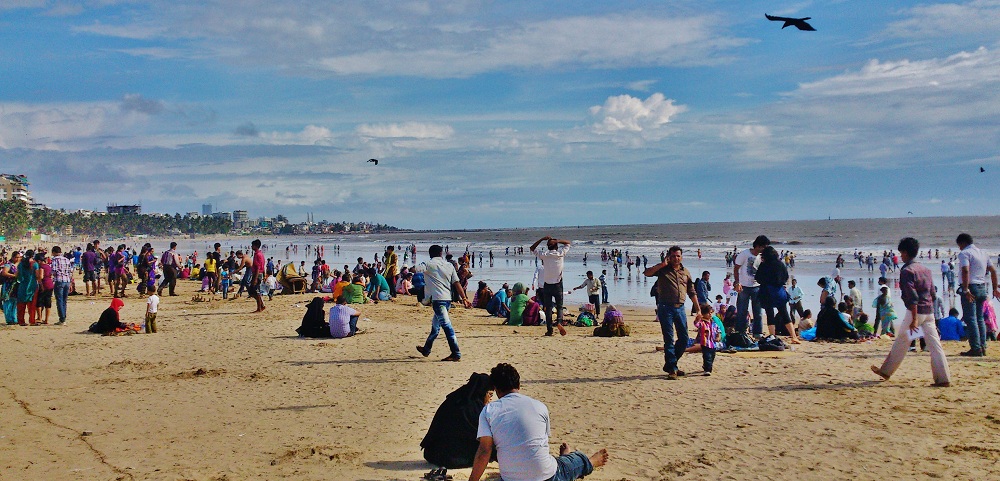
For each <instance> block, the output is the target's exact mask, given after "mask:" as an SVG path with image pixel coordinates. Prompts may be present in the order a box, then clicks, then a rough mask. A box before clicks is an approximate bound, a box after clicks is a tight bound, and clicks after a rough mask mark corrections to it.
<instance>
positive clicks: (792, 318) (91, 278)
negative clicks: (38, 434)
mask: <svg viewBox="0 0 1000 481" xmlns="http://www.w3.org/2000/svg"><path fill="white" fill-rule="evenodd" d="M956 244H957V247H958V250H957V251H955V252H952V251H951V250H950V249H949V250H948V251H944V252H942V251H941V250H940V249H934V250H930V249H928V250H926V251H924V250H921V249H920V244H919V242H918V241H917V240H916V239H913V238H904V239H902V240H901V241H900V242H899V244H898V246H896V249H895V250H886V251H884V252H883V253H882V255H881V260H880V261H878V260H877V259H878V257H877V256H876V255H875V254H874V253H867V254H866V253H864V252H861V251H855V252H854V259H855V261H857V263H858V269H861V270H867V271H868V272H871V273H874V272H875V270H876V266H877V270H878V272H879V274H880V276H879V278H878V286H879V287H878V295H877V296H876V298H875V299H873V300H872V302H871V303H870V304H866V303H865V301H864V299H863V295H862V292H861V290H860V289H859V286H858V282H857V281H855V280H854V279H846V289H845V287H844V284H845V276H844V275H843V274H842V270H843V269H846V268H847V267H846V260H845V258H844V256H843V255H838V256H837V258H836V260H835V261H834V268H833V269H832V271H831V272H830V274H829V275H824V276H821V277H820V278H819V280H818V282H817V287H818V289H819V305H817V306H815V308H816V309H817V313H816V315H815V318H814V316H813V311H812V309H806V308H805V306H804V305H803V298H804V295H803V294H804V293H803V292H802V288H801V287H800V286H799V285H798V281H797V279H795V278H794V276H792V275H791V274H790V269H794V265H795V257H796V255H795V254H794V253H793V252H791V251H787V250H781V251H779V250H777V249H775V248H774V247H773V246H772V245H771V241H770V239H768V238H767V236H764V235H761V236H758V237H757V238H756V239H754V240H753V242H752V244H751V245H750V246H749V247H746V248H744V249H743V250H739V249H734V251H732V252H726V253H725V254H724V260H725V263H726V267H727V269H731V272H729V271H727V272H726V275H725V278H724V279H723V281H722V283H721V284H722V288H721V293H719V294H716V295H715V296H714V298H713V296H712V295H713V288H712V282H711V281H712V280H711V274H710V273H709V272H708V271H702V272H701V273H700V275H699V276H697V277H695V276H694V275H693V274H692V273H690V272H689V271H688V270H687V268H686V267H685V266H684V255H685V252H684V250H683V249H682V248H681V247H678V246H672V247H670V248H669V249H665V250H664V251H663V252H662V253H661V255H660V258H659V262H658V263H655V264H650V261H649V259H648V258H647V257H646V256H645V255H635V256H633V255H631V253H630V252H629V251H628V250H625V251H622V250H619V249H610V250H608V249H604V250H602V251H601V252H600V259H601V263H602V265H607V264H611V266H610V267H611V270H612V272H613V274H612V275H613V276H614V277H618V275H619V274H620V272H621V270H622V268H621V267H619V266H624V271H625V272H626V275H628V276H631V275H632V267H635V268H636V275H640V274H641V275H642V276H645V277H648V278H651V279H655V282H653V286H652V289H651V291H650V296H651V297H652V298H653V299H654V303H655V306H656V311H655V312H656V319H657V322H658V323H659V325H660V330H661V334H662V340H663V345H662V347H661V348H658V350H662V351H663V355H664V365H663V371H664V372H665V373H666V378H667V379H670V380H675V379H679V378H681V377H684V376H686V373H685V371H684V370H682V369H681V368H680V363H681V359H682V358H683V356H684V354H694V353H700V354H701V357H702V360H701V363H702V366H701V367H702V371H701V372H702V374H703V375H706V376H708V375H711V374H712V372H713V368H714V365H715V360H716V353H720V352H722V353H726V352H738V351H748V350H762V351H766V350H782V349H786V348H788V345H789V344H798V343H800V342H801V341H802V340H814V341H835V342H857V341H863V340H870V339H878V338H880V337H883V336H889V337H891V338H892V339H893V343H892V347H891V350H890V352H889V354H888V355H887V357H886V359H885V361H884V362H883V363H882V364H881V365H878V366H874V365H873V366H872V371H873V372H874V373H875V374H877V375H878V376H880V377H881V378H883V379H885V380H888V379H890V378H891V377H892V376H893V374H894V373H895V371H896V370H897V368H898V367H899V365H900V363H901V362H902V360H903V359H904V357H905V353H906V352H907V351H913V350H916V344H917V342H918V341H919V342H920V346H921V349H925V350H928V351H930V358H931V370H932V375H933V379H934V382H933V386H939V387H946V386H950V383H951V375H950V371H949V368H948V361H947V358H946V356H945V354H944V350H943V348H942V344H941V341H942V340H959V339H967V340H968V342H969V346H970V348H969V350H968V351H965V352H962V353H961V355H962V356H970V357H980V356H985V355H986V352H987V349H988V344H989V342H991V341H996V332H997V326H996V316H995V314H994V313H993V309H992V306H991V304H990V302H987V301H988V300H989V299H990V298H991V297H996V298H1000V289H998V285H997V272H996V268H995V267H994V265H993V263H992V262H991V261H990V259H989V258H988V257H987V255H986V254H985V253H984V252H983V251H982V250H980V249H979V248H978V247H977V246H976V245H975V244H974V243H973V239H972V237H971V236H969V235H968V234H964V233H963V234H961V235H959V236H958V238H957V239H956ZM269 247H270V248H274V247H275V246H264V245H262V243H261V241H260V240H254V241H253V242H252V243H251V244H250V246H248V247H245V249H246V252H245V251H244V249H238V250H233V249H231V250H230V251H229V252H228V254H224V253H223V252H222V250H221V244H219V243H215V244H214V249H213V250H212V251H210V252H208V253H207V254H206V255H204V257H203V258H202V259H201V261H200V262H199V255H198V253H197V252H192V253H190V254H187V255H182V254H181V253H179V252H178V251H177V244H176V243H171V244H170V248H169V249H167V250H166V251H164V252H162V253H157V252H156V251H155V250H154V249H153V247H152V246H151V245H150V244H148V243H147V244H145V245H143V246H142V247H140V248H138V249H130V248H129V247H128V246H126V245H125V244H119V245H117V246H115V247H110V246H109V247H107V248H102V246H101V242H100V241H99V240H95V241H93V242H89V243H87V244H86V245H85V246H80V247H76V248H75V249H69V250H67V251H65V252H64V251H63V250H62V248H61V247H60V246H54V247H52V248H51V249H44V248H42V249H27V250H21V249H14V250H11V251H10V252H7V250H6V249H5V250H3V251H0V256H3V258H4V259H5V260H6V262H4V263H3V265H2V266H0V301H2V306H3V312H4V317H5V320H6V322H7V323H8V324H20V325H37V324H46V323H48V321H49V308H50V307H51V304H52V302H53V300H54V301H55V303H56V306H57V313H58V321H57V322H56V324H64V323H65V322H66V320H67V312H66V309H67V308H66V299H67V297H68V296H70V295H83V296H87V297H91V298H93V297H97V296H101V295H102V293H103V291H104V289H105V288H107V290H108V291H110V296H111V305H110V306H109V307H108V308H107V309H106V310H105V311H104V312H102V314H101V316H100V318H99V319H98V320H97V322H95V323H93V324H92V325H91V330H92V331H93V332H100V333H120V332H133V331H140V330H145V331H146V332H156V331H157V323H156V314H157V310H158V305H159V299H160V296H162V295H167V296H176V295H178V294H177V292H176V286H177V283H178V281H179V280H185V279H188V280H193V281H195V282H200V288H199V289H197V291H198V293H199V294H203V295H207V296H212V297H213V298H214V296H215V295H216V294H220V295H221V297H222V298H224V299H228V298H232V299H235V298H239V297H241V296H242V293H243V292H244V291H245V292H247V294H248V296H249V297H251V298H253V299H254V300H256V302H257V309H256V310H255V311H254V312H261V311H263V310H264V309H265V308H266V306H265V304H264V302H263V297H264V296H267V297H268V298H269V299H272V298H273V296H274V295H276V294H315V295H316V297H314V298H313V300H312V301H311V302H309V303H308V304H307V305H306V313H305V315H304V316H303V320H302V325H301V326H300V327H299V328H298V330H297V331H298V333H299V334H300V335H301V336H304V337H321V338H338V339H339V338H347V337H351V336H355V335H357V334H359V333H362V332H364V331H363V330H362V329H359V328H358V320H359V319H360V316H361V312H360V310H359V309H357V308H356V307H353V306H351V304H354V305H357V304H365V303H372V304H377V303H379V302H394V301H398V300H400V298H404V297H407V296H412V297H413V298H414V299H415V301H416V302H417V303H419V304H422V305H425V306H428V307H430V308H431V326H430V332H429V333H428V335H427V337H426V339H425V341H424V343H423V344H421V345H418V346H417V347H416V350H417V352H418V353H419V354H420V355H421V356H423V357H427V356H429V355H430V354H431V352H432V348H433V345H434V342H435V340H436V338H437V336H438V335H439V333H440V331H442V330H443V331H444V334H445V337H446V338H447V342H448V347H449V351H450V352H449V354H448V356H447V357H445V358H443V359H442V360H443V361H452V362H457V361H461V359H462V353H461V350H460V347H459V343H458V338H457V335H456V333H455V328H454V326H453V325H452V322H451V318H450V315H449V311H450V309H451V307H452V304H453V303H456V302H457V303H460V304H462V305H463V306H464V307H465V308H467V309H468V308H475V309H482V310H484V311H485V313H486V315H489V316H494V317H497V318H499V320H498V323H499V324H503V325H508V326H541V325H544V326H545V333H544V335H545V336H553V335H554V333H555V332H556V331H557V330H558V332H559V333H560V334H561V335H566V333H567V330H566V327H570V326H578V327H588V328H593V335H594V336H599V337H614V336H628V335H630V332H631V329H630V328H629V326H628V325H626V324H625V322H624V316H623V315H622V312H621V311H620V310H619V309H617V308H616V307H615V306H614V305H612V304H610V303H609V302H608V301H609V299H608V286H607V282H608V277H609V276H608V272H607V269H602V270H601V273H600V274H599V275H598V274H595V272H594V271H593V270H587V271H586V274H585V278H584V279H583V281H582V282H581V283H580V284H579V285H575V286H573V287H571V288H569V289H568V290H567V288H566V286H565V272H564V270H565V263H564V260H565V258H566V256H567V254H568V253H569V251H570V249H571V242H570V241H568V240H564V239H556V238H553V237H550V236H544V237H542V238H540V239H538V240H537V241H535V242H534V243H532V244H531V245H530V247H528V251H530V253H531V255H533V256H534V257H535V258H536V259H537V261H536V265H537V267H536V269H535V271H534V275H533V278H532V279H531V282H530V283H527V282H513V283H508V282H505V283H503V284H502V285H501V286H500V287H499V288H498V289H497V290H496V291H494V290H493V289H491V288H490V286H489V285H488V284H487V283H486V282H483V281H480V282H479V283H478V286H477V287H476V288H475V289H474V290H470V289H469V280H470V279H471V278H473V273H472V268H473V267H474V266H475V265H476V261H477V256H476V254H475V252H471V251H470V250H469V249H468V248H467V250H466V252H465V253H463V254H461V255H459V256H458V257H457V258H456V257H455V256H453V255H452V254H451V252H449V249H448V246H441V245H433V246H431V247H430V248H429V249H428V251H427V254H428V258H427V259H426V260H425V261H423V262H420V263H418V262H417V250H416V245H415V244H409V245H406V246H392V245H390V246H386V247H385V250H384V251H383V252H378V253H376V254H375V255H374V256H373V258H371V259H370V260H366V259H365V258H361V257H359V258H357V263H356V264H355V265H354V266H353V267H351V266H349V265H344V266H343V269H340V268H333V267H332V266H330V265H329V264H328V263H327V261H326V259H325V256H324V255H325V248H324V247H323V246H305V250H306V253H307V255H315V259H314V261H313V265H312V266H311V269H307V268H306V266H305V262H301V263H300V264H299V265H298V266H296V265H295V262H293V261H286V262H284V263H282V261H281V260H275V259H274V257H266V256H265V251H266V250H267V249H268V248H269ZM299 248H300V246H291V245H290V246H288V247H286V248H285V251H286V259H287V256H288V254H289V253H295V252H298V250H299ZM397 250H398V251H401V252H403V254H404V255H403V259H402V260H400V259H399V256H398V254H397ZM333 251H334V253H335V255H336V254H337V253H339V247H334V248H333ZM513 252H514V254H515V255H521V254H522V253H523V252H524V249H523V248H520V247H514V248H513ZM510 253H511V248H507V249H506V250H505V255H509V254H510ZM942 254H943V255H944V258H941V256H942ZM695 255H697V256H699V258H700V257H701V255H702V252H701V251H700V249H699V250H696V253H695ZM586 257H587V254H586V253H585V254H584V259H585V260H586ZM486 259H488V262H489V265H493V261H494V254H493V251H492V250H490V251H488V257H486ZM486 259H484V255H483V252H480V253H479V257H478V261H479V262H478V264H479V266H480V267H483V265H484V261H485V260H486ZM920 259H927V260H928V261H933V262H935V263H936V261H937V260H940V266H939V269H938V270H939V272H940V274H941V286H940V289H939V288H938V286H937V285H935V278H936V276H935V275H934V274H932V273H931V270H930V269H929V268H928V267H927V266H925V265H923V264H922V263H921V262H920ZM654 261H655V260H654ZM998 261H1000V259H998ZM639 266H642V270H641V271H639ZM936 267H938V266H936ZM890 274H892V275H894V276H898V281H896V282H891V281H890V278H889V277H888V275H890ZM76 275H81V277H82V279H83V283H84V292H82V293H80V292H78V291H77V285H76V282H75V278H76V277H77V276H76ZM869 282H870V281H869ZM131 285H134V286H135V289H136V291H137V292H138V294H139V296H140V297H141V298H143V299H145V301H146V303H147V311H146V317H145V319H144V322H143V323H142V324H141V325H136V324H127V323H125V322H122V319H121V318H120V315H119V312H120V310H121V308H122V307H123V305H124V301H123V300H122V299H124V298H127V297H129V295H130V294H129V293H128V292H127V291H128V287H129V286H131ZM237 285H238V286H239V287H238V289H237V288H236V286H237ZM893 288H897V289H899V294H900V296H901V298H902V300H903V306H901V308H902V311H903V312H902V313H900V312H898V310H897V309H898V307H897V306H895V305H893V295H892V290H893ZM231 290H236V292H231ZM575 290H584V291H585V292H586V295H587V302H586V303H584V304H582V305H581V306H579V312H578V313H576V314H575V315H571V314H570V313H569V310H568V309H567V308H566V306H565V305H564V304H565V303H564V299H565V295H567V294H570V293H572V292H574V291H575ZM164 293H165V294H164ZM324 294H328V295H324ZM470 294H471V295H470ZM956 298H957V300H958V301H959V303H958V304H960V306H959V305H957V304H956ZM328 303H331V304H332V307H330V309H329V310H327V308H326V304H328ZM689 303H690V304H689ZM946 303H947V304H948V308H947V312H946ZM868 307H870V308H871V310H870V311H869V310H868ZM957 307H961V313H960V312H959V310H958V309H957ZM602 311H603V317H602ZM960 316H961V320H960V319H959V317H960ZM689 320H690V321H691V324H692V325H693V328H694V329H693V333H694V335H693V336H692V335H691V332H692V331H690V330H689V327H688V326H689ZM765 326H766V331H765ZM519 389H520V385H519V378H518V375H517V371H516V369H514V367H513V366H510V365H509V364H503V363H501V364H499V365H498V366H497V367H495V368H494V369H493V371H492V372H491V373H490V374H489V375H486V374H474V375H473V376H472V377H471V378H470V380H469V383H468V384H466V385H465V386H463V387H461V388H459V389H458V390H456V391H455V392H454V393H452V394H451V395H449V396H448V398H447V399H446V401H445V403H444V404H442V406H441V408H439V410H438V413H437V414H436V415H435V417H434V421H433V422H432V425H431V429H430V430H429V432H428V434H427V437H426V438H425V439H424V442H423V443H422V447H423V448H424V449H425V457H427V459H428V461H430V462H432V463H434V464H436V465H439V466H442V467H443V468H445V467H448V468H450V467H472V468H473V474H472V476H471V477H470V479H479V477H480V476H481V475H482V472H483V469H484V468H485V466H486V464H487V463H489V462H490V461H491V460H498V461H499V464H500V470H501V475H502V476H504V479H536V478H537V475H538V473H542V474H543V475H544V477H543V478H542V479H576V478H577V477H582V476H583V475H586V474H589V473H590V472H591V471H592V470H593V469H594V468H595V467H599V466H600V465H602V464H603V463H604V462H605V461H606V460H607V452H606V451H605V450H601V451H599V452H598V453H597V454H594V455H591V456H586V455H583V454H582V453H579V452H576V451H572V450H570V449H569V448H568V447H566V446H565V445H564V446H563V448H562V449H560V455H559V456H558V457H552V456H549V455H548V446H547V435H544V436H543V435H542V434H545V433H547V432H548V429H549V427H548V413H547V410H546V409H545V406H544V404H542V403H540V402H538V401H535V400H533V399H531V398H529V397H527V396H524V395H521V394H520V392H519ZM493 392H495V393H496V394H497V396H498V400H497V401H494V402H489V401H490V396H491V393H493ZM463 411H466V413H465V414H464V415H459V414H457V413H461V412H463ZM473 411H474V412H473ZM501 413H503V414H501ZM473 414H474V415H473ZM455 416H459V417H455ZM472 419H475V420H476V422H475V425H473V423H472V421H471V420H472ZM543 440H544V442H543ZM437 474H442V472H441V471H437ZM553 476H554V477H553Z"/></svg>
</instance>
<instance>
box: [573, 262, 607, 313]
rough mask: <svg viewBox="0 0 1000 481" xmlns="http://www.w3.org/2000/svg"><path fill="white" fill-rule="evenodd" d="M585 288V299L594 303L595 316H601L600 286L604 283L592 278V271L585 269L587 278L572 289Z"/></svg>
mask: <svg viewBox="0 0 1000 481" xmlns="http://www.w3.org/2000/svg"><path fill="white" fill-rule="evenodd" d="M584 287H586V288H587V300H588V301H589V302H590V303H591V304H593V305H594V310H595V312H596V314H597V317H600V316H601V295H600V294H601V288H603V287H604V285H603V284H602V283H601V281H600V280H599V279H595V278H594V271H587V278H586V279H584V280H583V283H582V284H580V285H578V286H576V287H574V288H573V289H572V290H574V291H575V290H577V289H583V288H584Z"/></svg>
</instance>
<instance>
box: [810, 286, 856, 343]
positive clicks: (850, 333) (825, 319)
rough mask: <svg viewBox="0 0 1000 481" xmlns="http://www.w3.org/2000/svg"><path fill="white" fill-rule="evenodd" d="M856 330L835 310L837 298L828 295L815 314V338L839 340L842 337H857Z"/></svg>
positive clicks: (819, 339)
mask: <svg viewBox="0 0 1000 481" xmlns="http://www.w3.org/2000/svg"><path fill="white" fill-rule="evenodd" d="M857 338H858V330H857V329H856V328H855V327H854V326H853V325H852V324H851V323H850V322H847V321H845V320H844V318H843V317H842V316H841V315H840V312H839V311H838V310H837V300H836V299H835V298H834V297H833V296H828V297H827V298H826V300H825V302H824V304H823V308H822V309H820V311H819V314H817V315H816V340H817V341H839V340H842V339H857Z"/></svg>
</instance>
